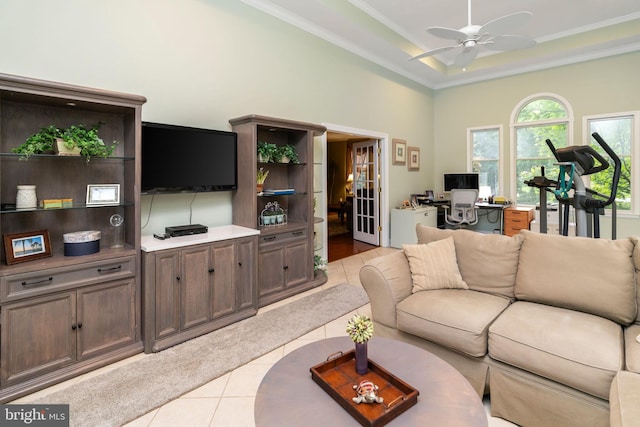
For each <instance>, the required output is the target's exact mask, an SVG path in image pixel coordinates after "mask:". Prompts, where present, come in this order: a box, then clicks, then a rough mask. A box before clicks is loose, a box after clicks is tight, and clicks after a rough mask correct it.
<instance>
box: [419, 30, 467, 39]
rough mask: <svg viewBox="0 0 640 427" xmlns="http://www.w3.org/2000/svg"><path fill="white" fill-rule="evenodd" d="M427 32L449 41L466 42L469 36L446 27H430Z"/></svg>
mask: <svg viewBox="0 0 640 427" xmlns="http://www.w3.org/2000/svg"><path fill="white" fill-rule="evenodd" d="M427 32H428V33H430V34H431V35H434V36H436V37H440V38H441V39H449V40H464V39H466V38H467V35H466V34H465V33H463V32H462V31H460V30H454V29H453V28H446V27H429V28H427Z"/></svg>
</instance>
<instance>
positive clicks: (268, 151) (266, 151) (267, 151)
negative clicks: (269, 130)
mask: <svg viewBox="0 0 640 427" xmlns="http://www.w3.org/2000/svg"><path fill="white" fill-rule="evenodd" d="M257 147H258V161H259V162H260V163H267V162H270V161H275V160H274V158H275V156H276V154H277V153H278V146H277V145H276V144H273V143H271V142H262V141H259V142H258V145H257Z"/></svg>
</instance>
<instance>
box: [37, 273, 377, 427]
mask: <svg viewBox="0 0 640 427" xmlns="http://www.w3.org/2000/svg"><path fill="white" fill-rule="evenodd" d="M367 302H368V298H367V295H366V293H365V291H364V290H363V289H362V288H361V287H359V286H353V285H336V286H334V287H331V288H329V289H326V290H322V291H319V292H317V293H314V294H311V295H309V296H306V297H304V298H301V299H299V300H296V301H293V302H291V303H289V304H287V305H284V306H282V307H279V308H276V309H273V310H270V311H267V312H265V313H261V314H259V315H258V316H254V317H251V318H249V319H245V320H243V321H240V322H238V323H235V324H233V325H230V326H228V327H226V328H223V329H219V330H217V331H214V332H212V333H210V334H207V335H204V336H202V337H198V338H195V339H193V340H191V341H188V342H186V343H183V344H180V345H177V346H175V347H172V348H169V349H167V350H164V351H162V352H160V353H155V354H151V355H147V356H145V357H144V358H142V359H141V360H138V361H135V362H132V363H130V364H127V365H125V366H122V367H120V368H117V369H115V370H112V371H109V372H107V373H105V374H102V375H99V376H96V377H93V378H90V379H88V380H86V381H84V382H81V383H78V384H75V385H73V386H70V387H68V388H66V389H63V390H60V391H57V392H55V393H52V394H49V395H47V396H45V397H42V398H40V399H39V400H37V401H34V402H32V403H35V404H55V403H68V404H70V419H71V420H72V425H73V426H89V425H90V426H96V427H97V426H115V425H122V424H123V423H126V422H128V421H130V420H133V419H135V418H137V417H139V416H141V415H143V414H145V413H147V412H149V411H150V410H152V409H154V408H156V407H159V406H161V405H163V404H164V403H166V402H169V401H171V400H173V399H175V398H177V397H179V396H181V395H182V394H184V393H187V392H189V391H191V390H193V389H195V388H197V387H199V386H201V385H203V384H205V383H207V382H209V381H211V380H213V379H215V378H217V377H219V376H221V375H224V374H225V373H227V372H230V371H232V370H233V369H234V368H236V367H238V366H241V365H244V364H246V363H248V362H250V361H252V360H254V359H256V358H258V357H260V356H262V355H264V354H266V353H268V352H270V351H272V350H274V349H276V348H278V347H280V346H282V345H284V344H286V343H288V342H289V341H292V340H294V339H296V338H298V337H300V336H302V335H304V334H306V333H307V332H310V331H312V330H314V329H316V328H318V327H320V326H322V325H324V324H325V323H328V322H330V321H332V320H334V319H337V318H338V317H340V316H342V315H344V314H346V313H348V312H350V311H353V310H355V309H357V308H359V307H361V306H363V305H365V304H366V303H367Z"/></svg>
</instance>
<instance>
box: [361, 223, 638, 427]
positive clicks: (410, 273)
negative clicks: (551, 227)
mask: <svg viewBox="0 0 640 427" xmlns="http://www.w3.org/2000/svg"><path fill="white" fill-rule="evenodd" d="M416 231H417V234H418V245H405V247H404V250H403V251H398V252H394V253H391V254H388V255H385V256H382V257H379V258H376V259H373V260H371V261H369V262H368V263H366V264H365V265H364V266H363V267H362V269H361V271H360V280H361V282H362V285H363V286H364V288H365V290H366V291H367V293H368V295H369V300H370V302H371V310H372V317H373V320H374V323H375V334H376V335H378V336H385V337H391V338H395V339H399V340H402V341H406V342H409V343H412V344H415V345H418V346H420V347H423V348H425V349H427V350H429V351H431V352H432V353H434V354H436V355H438V356H440V357H441V358H443V359H445V360H446V361H448V362H449V363H450V364H451V365H453V366H454V367H455V368H457V369H458V370H459V371H460V372H461V373H462V374H463V375H465V377H466V378H467V379H468V380H469V382H470V383H471V384H472V385H473V386H474V388H475V389H476V391H477V392H478V394H480V395H482V394H485V393H490V395H491V411H492V415H493V416H497V417H501V418H504V419H507V420H509V421H511V422H513V423H516V424H518V425H522V426H580V427H584V426H607V425H613V426H622V425H624V426H627V427H628V426H630V425H640V409H639V408H640V402H639V401H638V400H637V399H638V396H639V395H640V379H639V378H640V375H639V374H638V373H639V372H640V342H638V341H637V340H636V337H638V335H640V314H639V313H638V301H639V300H640V295H639V293H638V288H639V283H640V243H638V241H637V239H635V238H629V239H620V240H605V239H588V238H579V237H563V236H554V235H546V234H538V233H533V232H529V231H527V230H524V231H522V232H521V233H520V234H518V235H516V236H513V237H506V236H501V235H495V234H493V235H487V234H480V233H475V232H472V231H467V230H455V231H454V230H440V229H437V228H432V227H426V226H424V225H418V226H417V228H416ZM425 398H428V397H425ZM610 400H611V411H610V409H609V408H610V404H609V401H610Z"/></svg>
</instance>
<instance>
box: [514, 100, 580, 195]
mask: <svg viewBox="0 0 640 427" xmlns="http://www.w3.org/2000/svg"><path fill="white" fill-rule="evenodd" d="M572 123H573V114H572V113H571V110H570V107H569V104H568V103H567V102H566V101H564V100H563V99H562V98H561V97H559V96H557V95H553V94H538V95H534V96H531V97H529V98H527V99H525V100H523V101H522V102H521V103H520V104H519V105H518V106H517V107H516V108H515V109H514V111H513V113H512V117H511V124H512V138H511V141H512V144H513V146H512V149H511V152H512V153H514V158H513V163H512V171H513V173H512V174H511V179H512V183H511V189H512V199H514V201H515V202H516V203H517V204H522V205H535V204H536V203H537V202H538V201H539V200H540V193H539V190H538V189H537V188H535V187H530V186H528V185H527V184H526V183H525V182H526V181H528V180H530V179H532V178H533V177H535V176H540V175H541V173H542V168H543V167H544V174H545V176H547V177H548V178H549V179H552V180H555V179H557V177H558V166H556V165H554V163H556V159H555V157H553V153H552V152H551V149H550V148H549V146H548V145H547V143H546V140H547V139H549V140H551V142H552V143H553V145H554V147H556V148H562V147H566V146H567V145H568V142H569V141H570V140H571V135H572Z"/></svg>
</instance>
